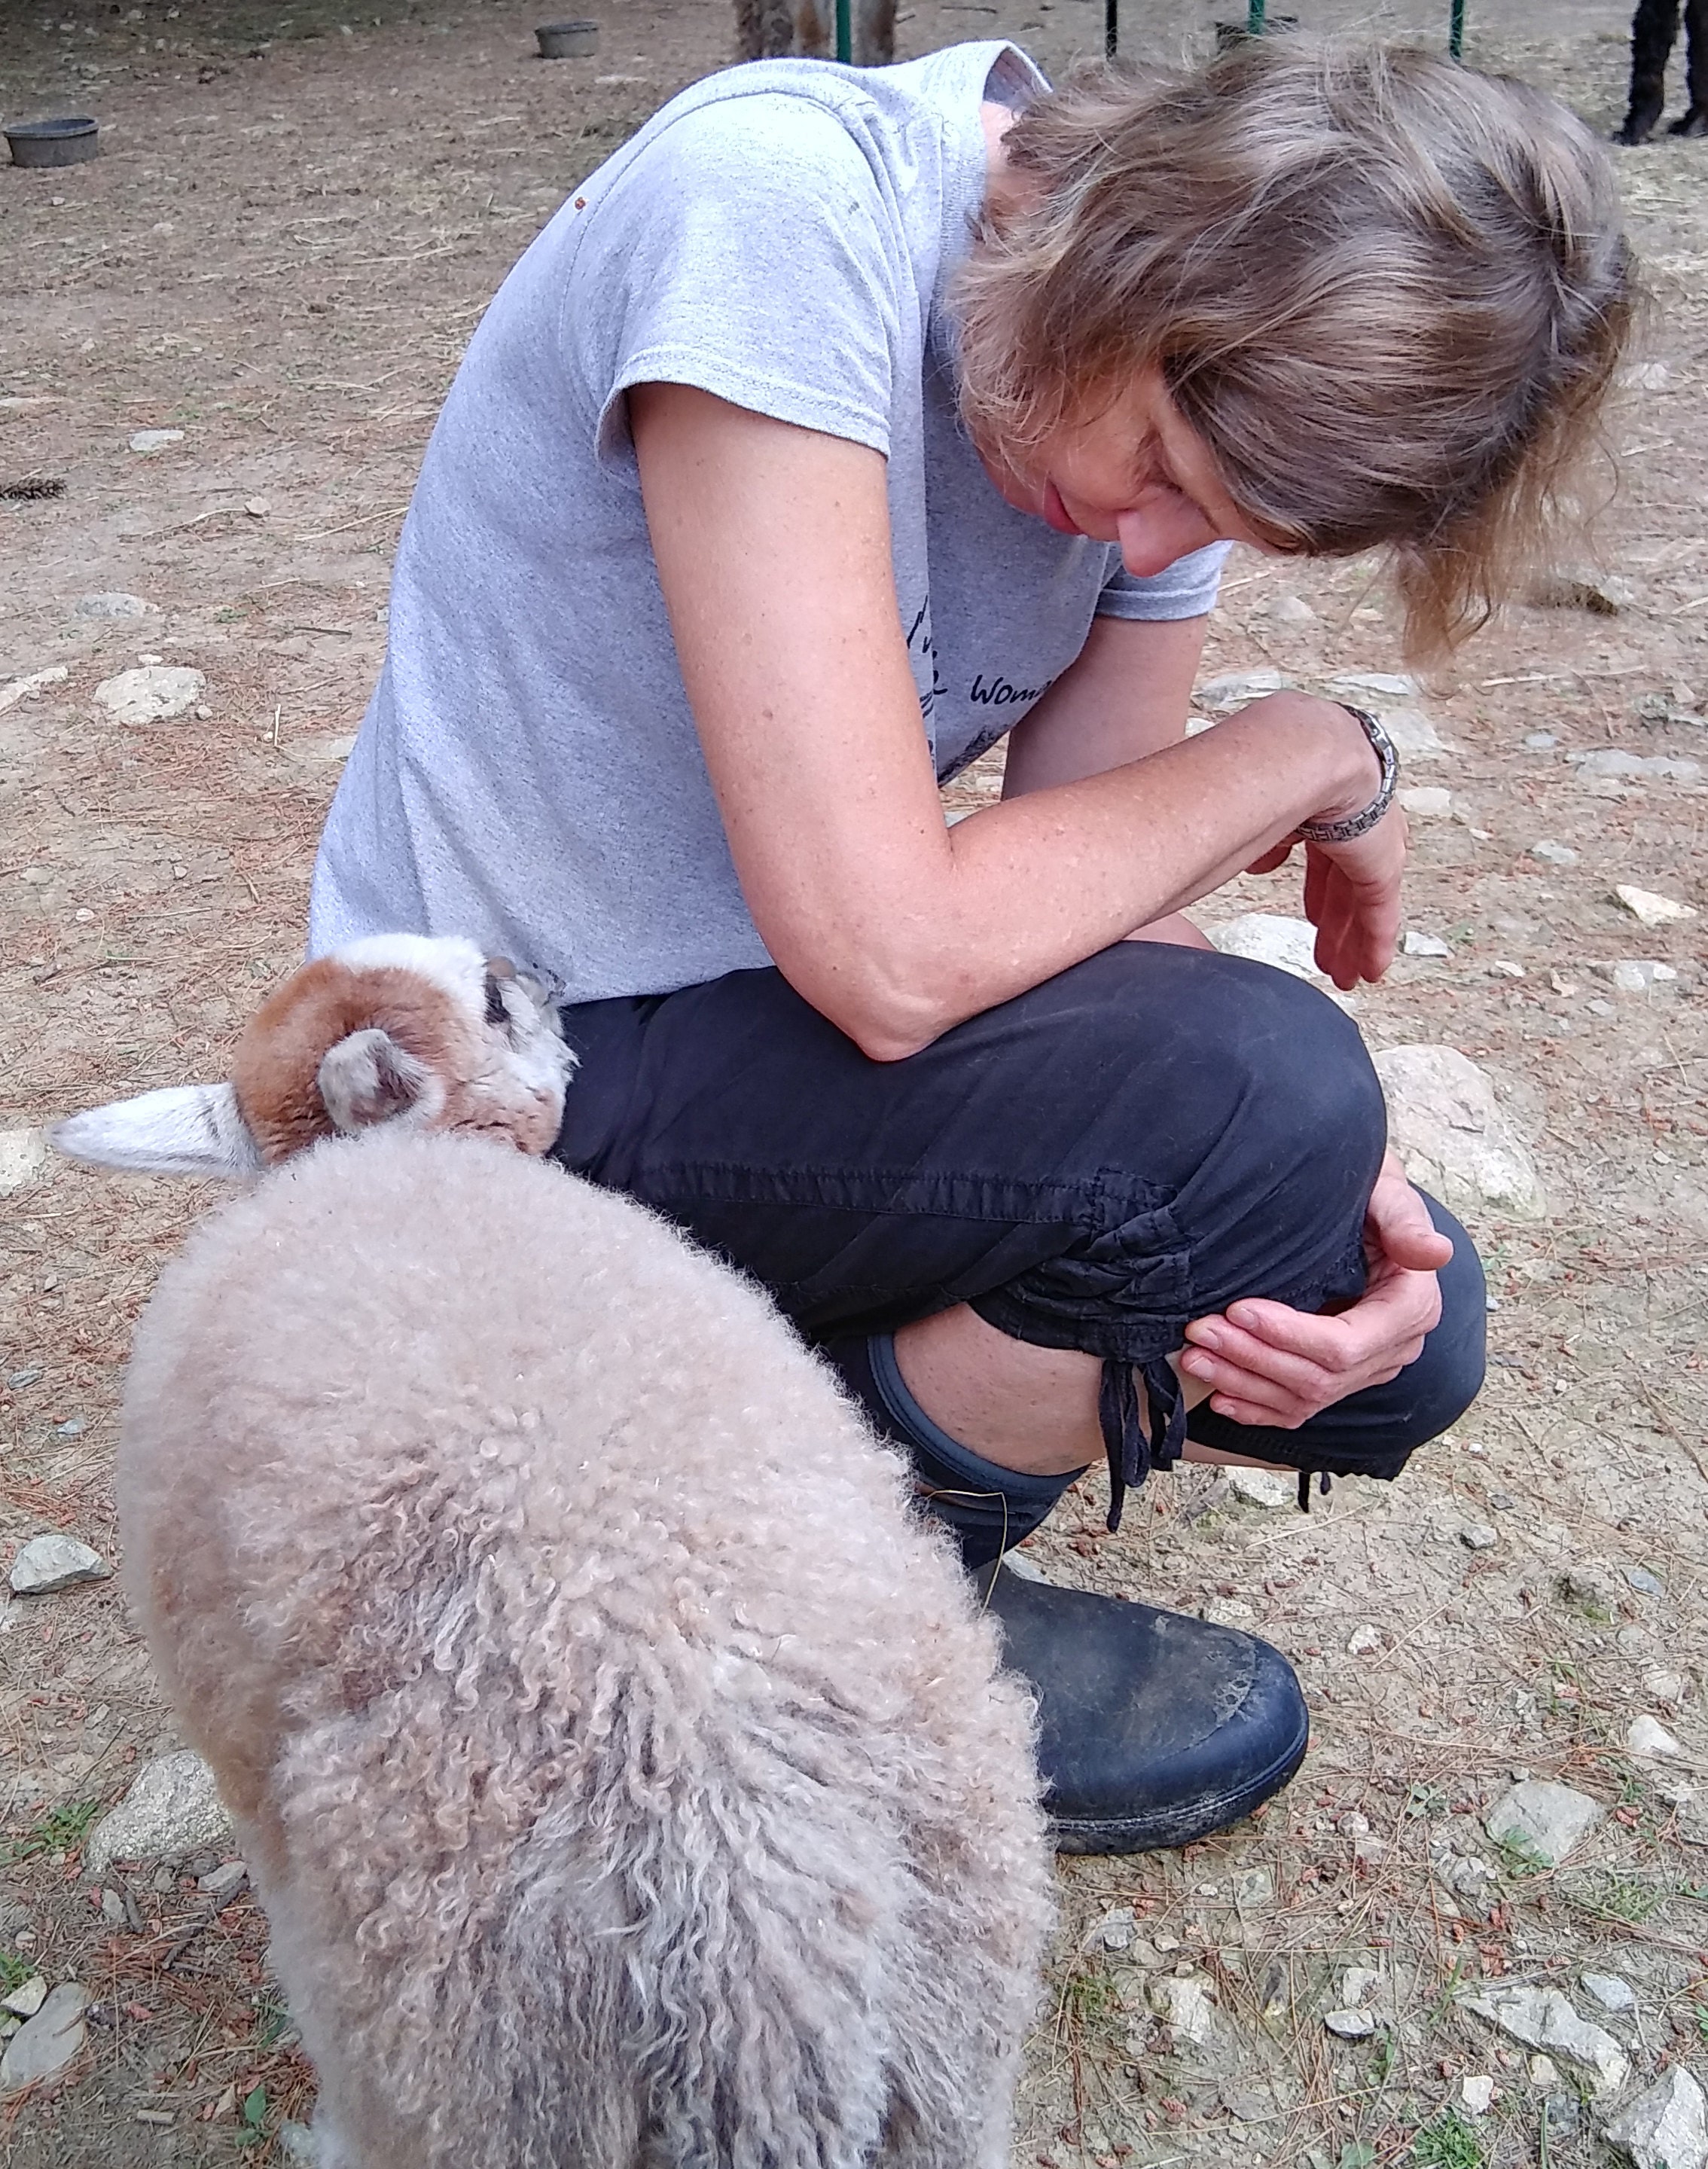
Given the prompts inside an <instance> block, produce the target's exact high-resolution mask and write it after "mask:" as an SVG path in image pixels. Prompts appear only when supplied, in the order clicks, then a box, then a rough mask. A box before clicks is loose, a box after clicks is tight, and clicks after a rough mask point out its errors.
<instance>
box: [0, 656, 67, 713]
mask: <svg viewBox="0 0 1708 2169" xmlns="http://www.w3.org/2000/svg"><path fill="white" fill-rule="evenodd" d="M70 676H71V668H70V665H69V664H67V663H49V665H48V667H47V669H45V670H32V671H31V672H30V674H29V676H28V677H27V678H13V679H10V680H9V681H8V683H7V684H6V685H0V716H3V715H4V714H5V712H6V711H7V710H8V708H15V707H16V706H17V705H18V703H19V701H33V700H34V699H35V696H36V695H37V694H38V693H45V691H46V690H47V689H48V687H49V686H50V685H64V683H65V681H66V679H67V678H69V677H70Z"/></svg>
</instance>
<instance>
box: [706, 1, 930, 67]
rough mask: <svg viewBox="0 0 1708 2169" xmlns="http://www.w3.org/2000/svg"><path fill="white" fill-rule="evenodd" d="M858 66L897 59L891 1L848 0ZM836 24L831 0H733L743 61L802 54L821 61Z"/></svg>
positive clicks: (894, 11)
mask: <svg viewBox="0 0 1708 2169" xmlns="http://www.w3.org/2000/svg"><path fill="white" fill-rule="evenodd" d="M850 4H851V5H852V8H853V10H854V24H853V29H854V65H855V66H856V67H886V66H887V65H888V64H889V62H890V61H892V60H894V59H895V57H896V0H850ZM835 27H836V0H736V43H737V48H738V50H739V51H740V53H741V56H742V59H743V60H744V61H757V60H768V59H771V58H773V57H774V56H778V55H783V54H788V53H802V54H805V55H806V56H808V57H809V58H811V59H814V60H823V59H824V58H825V57H826V56H827V54H828V53H829V52H830V50H831V43H832V40H833V35H834V33H835Z"/></svg>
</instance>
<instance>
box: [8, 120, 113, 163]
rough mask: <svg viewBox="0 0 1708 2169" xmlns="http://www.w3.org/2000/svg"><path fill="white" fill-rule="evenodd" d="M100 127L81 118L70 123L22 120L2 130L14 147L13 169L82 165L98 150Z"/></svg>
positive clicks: (92, 121)
mask: <svg viewBox="0 0 1708 2169" xmlns="http://www.w3.org/2000/svg"><path fill="white" fill-rule="evenodd" d="M100 132H101V125H100V123H99V122H98V120H88V118H86V117H80V118H77V119H74V120H20V121H19V123H18V125H17V126H16V127H15V128H8V129H5V130H0V134H3V135H4V136H5V138H6V141H8V143H9V144H10V145H11V147H12V163H13V165H14V166H80V165H82V163H83V161H84V159H85V158H93V157H94V155H95V152H96V151H97V149H98V137H99V136H100Z"/></svg>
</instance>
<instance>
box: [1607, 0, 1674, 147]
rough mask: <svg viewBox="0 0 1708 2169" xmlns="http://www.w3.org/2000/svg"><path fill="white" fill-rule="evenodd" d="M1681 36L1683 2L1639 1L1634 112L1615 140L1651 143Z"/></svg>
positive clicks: (1633, 64) (1634, 49) (1633, 57)
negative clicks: (1675, 45)
mask: <svg viewBox="0 0 1708 2169" xmlns="http://www.w3.org/2000/svg"><path fill="white" fill-rule="evenodd" d="M1678 35H1679V0H1637V7H1636V14H1635V15H1634V16H1633V17H1632V19H1631V110H1630V111H1629V112H1628V113H1627V114H1626V116H1625V125H1624V126H1623V127H1622V128H1621V129H1620V131H1619V133H1618V135H1617V136H1615V139H1614V140H1615V142H1619V143H1641V142H1645V141H1647V138H1648V134H1649V131H1650V130H1651V129H1652V127H1653V126H1654V125H1655V123H1656V121H1657V120H1659V119H1660V117H1661V115H1662V113H1663V110H1664V109H1665V106H1666V103H1667V56H1668V53H1670V52H1671V51H1672V50H1673V40H1674V39H1675V38H1676V37H1677V36H1678Z"/></svg>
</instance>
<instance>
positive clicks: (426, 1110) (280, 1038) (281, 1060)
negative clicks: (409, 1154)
mask: <svg viewBox="0 0 1708 2169" xmlns="http://www.w3.org/2000/svg"><path fill="white" fill-rule="evenodd" d="M472 1023H473V1021H472V1020H471V1019H470V1018H469V1017H468V1016H467V1015H466V1014H465V1013H464V1012H463V1011H462V1010H460V1007H459V1006H458V1005H457V1004H456V1003H455V1001H454V1000H453V999H452V998H451V996H450V994H448V993H447V992H446V991H445V989H444V988H443V987H441V986H439V985H436V984H435V983H434V982H433V981H432V980H430V979H424V978H422V977H421V975H420V974H419V973H416V972H411V971H407V970H403V969H400V968H398V967H395V966H392V967H386V966H380V967H373V966H370V967H354V968H353V967H351V966H350V965H349V964H346V963H345V962H343V960H342V958H340V957H319V958H317V960H316V961H315V962H313V963H311V964H305V965H304V966H303V967H302V969H301V971H300V972H295V973H292V974H291V976H290V978H288V979H287V980H286V981H285V984H284V985H283V986H282V987H280V988H279V989H278V990H277V991H276V992H275V993H274V994H271V995H269V998H268V999H267V1000H265V1001H264V1002H263V1004H262V1005H261V1006H260V1008H259V1009H258V1010H256V1012H255V1014H254V1015H253V1017H252V1018H251V1019H250V1020H249V1022H248V1024H247V1026H246V1027H245V1028H244V1031H243V1036H242V1038H241V1039H240V1040H239V1041H238V1042H237V1053H236V1055H235V1057H234V1058H233V1060H232V1063H231V1083H232V1085H233V1087H234V1089H235V1090H236V1092H237V1105H238V1106H239V1108H240V1109H241V1110H242V1116H243V1120H244V1121H245V1122H247V1124H248V1126H249V1132H250V1134H251V1136H252V1137H253V1138H254V1140H255V1143H256V1147H257V1148H258V1151H259V1153H260V1155H261V1159H262V1160H263V1163H264V1164H266V1165H267V1166H269V1167H273V1166H276V1165H277V1164H278V1163H279V1161H280V1160H282V1159H290V1155H291V1154H293V1153H297V1152H301V1151H302V1150H303V1149H304V1148H306V1147H307V1146H309V1145H311V1144H313V1143H316V1142H317V1140H318V1139H320V1138H329V1137H333V1136H335V1135H337V1134H338V1132H340V1131H345V1132H348V1131H349V1130H353V1129H362V1128H367V1127H370V1126H371V1125H372V1124H373V1123H375V1122H390V1121H395V1120H396V1119H397V1118H398V1117H400V1116H407V1115H409V1114H410V1113H411V1112H412V1111H416V1112H417V1114H418V1120H421V1126H422V1127H425V1128H432V1129H441V1128H455V1127H458V1126H457V1124H456V1123H455V1122H454V1121H450V1120H443V1121H442V1120H439V1119H437V1117H439V1116H441V1115H445V1114H448V1113H449V1101H450V1085H451V1081H452V1080H453V1079H459V1078H462V1077H466V1076H467V1075H469V1074H471V1073H477V1072H478V1070H479V1069H480V1068H481V1067H482V1048H481V1047H480V1044H479V1041H478V1036H477V1034H476V1031H474V1029H473V1028H472ZM370 1032H377V1033H380V1034H383V1036H384V1040H385V1042H389V1044H390V1046H391V1047H393V1048H396V1049H398V1050H401V1052H402V1053H403V1054H404V1055H405V1056H407V1058H408V1061H407V1063H392V1064H391V1068H390V1069H389V1071H388V1069H387V1067H386V1063H385V1060H384V1058H383V1057H381V1058H379V1059H378V1061H377V1062H376V1064H375V1067H376V1069H377V1070H378V1074H379V1080H380V1082H379V1089H376V1090H375V1091H374V1092H373V1093H372V1094H371V1095H366V1096H351V1097H349V1098H348V1099H346V1100H342V1101H339V1102H335V1105H337V1108H338V1114H339V1115H341V1116H343V1120H342V1121H339V1120H335V1119H334V1114H333V1108H332V1107H329V1106H328V1105H327V1098H326V1095H325V1094H324V1093H323V1092H322V1081H321V1072H322V1068H323V1066H324V1065H325V1064H326V1063H327V1060H328V1058H330V1057H331V1056H332V1054H333V1051H334V1050H335V1049H336V1048H338V1047H339V1046H340V1045H341V1044H342V1043H343V1042H345V1041H348V1040H349V1039H352V1038H354V1037H356V1036H357V1035H359V1034H365V1033H370ZM387 1084H389V1085H390V1087H391V1089H389V1090H388V1089H386V1086H387ZM429 1102H433V1103H434V1104H429ZM423 1117H424V1119H423ZM548 1142H550V1141H549V1140H548ZM536 1149H543V1148H536Z"/></svg>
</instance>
